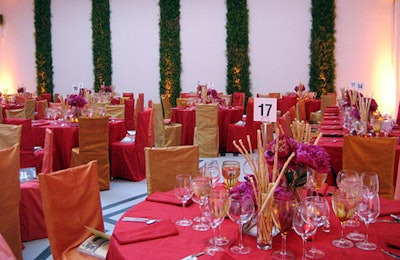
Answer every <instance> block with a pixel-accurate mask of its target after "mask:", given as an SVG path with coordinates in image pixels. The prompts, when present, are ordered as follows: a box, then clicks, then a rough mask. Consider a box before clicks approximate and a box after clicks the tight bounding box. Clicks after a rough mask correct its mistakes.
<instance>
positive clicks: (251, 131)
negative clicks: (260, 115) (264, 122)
mask: <svg viewBox="0 0 400 260" xmlns="http://www.w3.org/2000/svg"><path fill="white" fill-rule="evenodd" d="M260 126H261V122H255V121H254V99H253V98H249V100H248V103H247V108H246V121H240V123H235V124H229V125H228V131H227V132H228V135H227V137H226V144H225V147H226V152H236V153H237V152H239V151H238V150H237V149H236V147H235V146H234V145H233V141H234V140H235V141H236V143H238V142H239V140H240V139H242V140H243V143H244V144H245V146H246V147H248V143H247V135H249V136H250V140H251V148H252V149H256V148H257V130H259V129H260Z"/></svg>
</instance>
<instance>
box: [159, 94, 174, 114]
mask: <svg viewBox="0 0 400 260" xmlns="http://www.w3.org/2000/svg"><path fill="white" fill-rule="evenodd" d="M161 104H162V106H163V112H164V119H170V118H171V114H172V111H171V100H170V98H169V96H168V94H161Z"/></svg>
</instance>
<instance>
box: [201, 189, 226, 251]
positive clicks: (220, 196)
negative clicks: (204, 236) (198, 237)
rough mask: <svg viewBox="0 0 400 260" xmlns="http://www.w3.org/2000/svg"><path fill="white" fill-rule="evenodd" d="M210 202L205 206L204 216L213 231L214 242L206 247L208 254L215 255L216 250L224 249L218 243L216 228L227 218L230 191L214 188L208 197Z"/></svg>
mask: <svg viewBox="0 0 400 260" xmlns="http://www.w3.org/2000/svg"><path fill="white" fill-rule="evenodd" d="M207 198H208V199H207V201H208V203H206V206H205V207H204V208H205V210H204V216H205V219H206V220H207V222H208V223H209V225H210V226H211V228H212V231H213V239H212V241H213V243H212V244H211V246H209V247H207V248H206V249H205V252H206V254H208V255H214V254H215V253H216V252H221V251H224V249H223V248H221V247H219V246H218V245H217V243H216V242H217V235H216V228H217V227H219V226H221V224H222V222H223V221H224V219H225V215H226V212H227V210H228V205H229V193H228V192H227V191H226V190H213V191H211V193H210V195H209V196H208V197H207Z"/></svg>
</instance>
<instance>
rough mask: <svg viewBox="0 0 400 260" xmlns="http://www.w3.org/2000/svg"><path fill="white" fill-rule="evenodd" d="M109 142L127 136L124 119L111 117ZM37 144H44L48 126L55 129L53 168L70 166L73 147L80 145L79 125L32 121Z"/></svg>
mask: <svg viewBox="0 0 400 260" xmlns="http://www.w3.org/2000/svg"><path fill="white" fill-rule="evenodd" d="M109 126H110V128H109V142H110V143H112V142H115V141H118V140H121V139H122V138H124V137H125V136H126V126H125V123H124V120H122V119H119V120H117V119H110V124H109ZM32 128H33V134H34V142H35V146H41V147H43V146H44V136H45V132H46V128H51V129H52V130H53V131H54V146H55V150H56V154H55V156H54V161H53V170H54V171H58V170H62V169H66V168H69V167H70V165H71V149H72V148H73V147H78V146H79V138H78V137H79V136H78V134H79V132H78V130H79V128H78V127H77V126H70V125H65V126H64V125H61V124H51V123H50V122H49V121H45V120H40V121H33V122H32Z"/></svg>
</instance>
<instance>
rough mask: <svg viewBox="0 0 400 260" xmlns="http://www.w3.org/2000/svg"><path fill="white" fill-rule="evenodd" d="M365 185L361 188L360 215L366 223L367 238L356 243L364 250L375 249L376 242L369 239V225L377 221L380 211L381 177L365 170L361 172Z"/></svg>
mask: <svg viewBox="0 0 400 260" xmlns="http://www.w3.org/2000/svg"><path fill="white" fill-rule="evenodd" d="M361 178H362V181H363V186H362V189H361V200H360V204H359V216H360V218H361V220H362V221H363V222H364V223H365V227H366V232H365V240H363V241H359V242H357V243H356V246H357V247H358V248H360V249H363V250H375V249H376V248H377V246H376V244H375V243H372V242H370V241H368V227H369V224H370V223H373V222H375V221H376V218H377V217H378V216H379V213H380V202H379V195H378V192H379V179H378V175H377V174H376V173H373V172H363V173H362V174H361Z"/></svg>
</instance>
